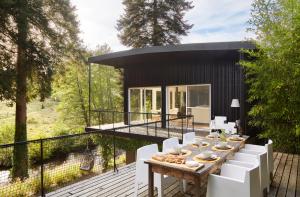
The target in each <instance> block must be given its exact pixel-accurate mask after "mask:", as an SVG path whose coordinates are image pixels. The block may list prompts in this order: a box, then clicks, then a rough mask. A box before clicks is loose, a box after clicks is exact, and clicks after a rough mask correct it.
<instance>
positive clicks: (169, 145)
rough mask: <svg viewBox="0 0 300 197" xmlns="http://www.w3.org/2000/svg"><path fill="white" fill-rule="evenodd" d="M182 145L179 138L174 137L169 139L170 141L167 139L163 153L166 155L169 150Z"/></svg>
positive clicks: (164, 142)
mask: <svg viewBox="0 0 300 197" xmlns="http://www.w3.org/2000/svg"><path fill="white" fill-rule="evenodd" d="M180 145H181V144H179V140H178V138H177V137H172V138H169V139H166V140H164V141H163V148H162V151H163V152H164V153H167V152H168V150H170V149H173V148H175V147H178V146H180Z"/></svg>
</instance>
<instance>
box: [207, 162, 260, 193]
mask: <svg viewBox="0 0 300 197" xmlns="http://www.w3.org/2000/svg"><path fill="white" fill-rule="evenodd" d="M257 180H259V168H258V165H257V166H254V167H253V168H251V169H249V168H244V167H240V166H236V165H231V164H223V165H222V167H221V174H220V175H214V174H210V175H209V177H208V184H207V193H206V197H220V196H222V197H240V196H243V197H260V190H259V189H258V188H259V182H258V181H257Z"/></svg>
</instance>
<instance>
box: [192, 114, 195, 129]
mask: <svg viewBox="0 0 300 197" xmlns="http://www.w3.org/2000/svg"><path fill="white" fill-rule="evenodd" d="M192 121H193V122H192V125H193V132H195V123H194V121H195V118H194V115H193V116H192Z"/></svg>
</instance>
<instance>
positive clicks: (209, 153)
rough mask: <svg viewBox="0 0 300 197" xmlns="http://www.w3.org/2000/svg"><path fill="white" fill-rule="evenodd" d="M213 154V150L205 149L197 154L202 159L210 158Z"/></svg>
mask: <svg viewBox="0 0 300 197" xmlns="http://www.w3.org/2000/svg"><path fill="white" fill-rule="evenodd" d="M212 154H213V152H212V151H203V152H202V153H200V154H198V155H196V157H197V158H200V159H208V158H210V157H211V156H212Z"/></svg>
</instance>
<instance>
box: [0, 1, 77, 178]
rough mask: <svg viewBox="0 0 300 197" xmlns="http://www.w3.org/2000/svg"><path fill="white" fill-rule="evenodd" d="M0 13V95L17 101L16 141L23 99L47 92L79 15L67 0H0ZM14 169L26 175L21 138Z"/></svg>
mask: <svg viewBox="0 0 300 197" xmlns="http://www.w3.org/2000/svg"><path fill="white" fill-rule="evenodd" d="M0 18H1V20H0V48H1V50H0V77H1V82H0V99H1V100H4V99H5V100H11V101H12V102H15V104H16V119H15V142H19V141H25V140H27V129H26V119H27V109H26V104H27V102H28V101H29V100H30V98H32V97H36V96H39V97H40V98H41V100H43V99H44V98H45V97H46V96H48V95H49V94H50V90H51V85H50V83H51V79H52V74H53V72H55V69H56V68H57V66H56V65H57V63H58V62H60V60H61V59H62V57H63V56H64V55H65V53H66V51H68V50H69V49H70V48H73V47H74V45H76V43H77V40H78V39H77V34H78V28H77V21H76V20H75V14H74V7H72V6H71V5H70V2H69V0H2V1H0ZM2 79H5V80H2ZM12 175H13V178H16V177H19V178H21V179H23V178H25V177H27V176H28V150H27V146H26V145H25V144H23V145H18V146H16V147H15V148H14V156H13V171H12Z"/></svg>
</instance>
